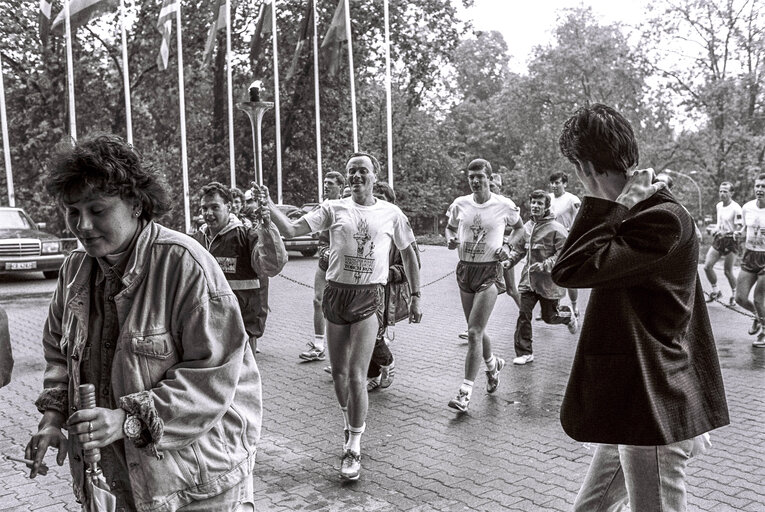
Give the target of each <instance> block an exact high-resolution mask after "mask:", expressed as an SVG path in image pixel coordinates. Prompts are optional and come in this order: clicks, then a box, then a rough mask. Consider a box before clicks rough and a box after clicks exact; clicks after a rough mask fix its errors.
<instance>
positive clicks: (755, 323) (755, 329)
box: [748, 318, 762, 336]
mask: <svg viewBox="0 0 765 512" xmlns="http://www.w3.org/2000/svg"><path fill="white" fill-rule="evenodd" d="M761 327H762V326H761V325H760V320H759V319H757V318H755V319H754V321H753V322H752V326H751V327H750V328H749V331H748V332H749V334H751V335H752V336H754V335H755V334H757V333H758V332H760V328H761Z"/></svg>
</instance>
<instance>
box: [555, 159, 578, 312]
mask: <svg viewBox="0 0 765 512" xmlns="http://www.w3.org/2000/svg"><path fill="white" fill-rule="evenodd" d="M549 180H550V190H552V192H551V193H550V200H551V203H552V204H551V206H550V212H551V213H552V214H553V215H554V216H555V221H556V222H558V223H559V224H562V225H563V227H564V228H566V231H568V230H569V229H571V225H572V224H574V218H576V214H577V213H579V206H581V204H582V201H580V200H579V198H578V197H576V196H575V195H574V194H572V193H571V192H566V187H567V186H568V174H566V173H565V172H554V173H552V174H551V175H550V178H549ZM568 298H569V300H570V301H571V311H572V312H573V313H574V316H576V317H579V309H578V308H577V307H576V301H577V300H578V299H579V290H577V289H576V288H569V289H568Z"/></svg>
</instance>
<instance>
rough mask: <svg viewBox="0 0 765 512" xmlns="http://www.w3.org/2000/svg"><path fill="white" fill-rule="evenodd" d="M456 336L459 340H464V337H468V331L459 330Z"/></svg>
mask: <svg viewBox="0 0 765 512" xmlns="http://www.w3.org/2000/svg"><path fill="white" fill-rule="evenodd" d="M457 337H458V338H459V339H461V340H466V339H468V332H467V331H465V332H461V333H459V334H458V335H457Z"/></svg>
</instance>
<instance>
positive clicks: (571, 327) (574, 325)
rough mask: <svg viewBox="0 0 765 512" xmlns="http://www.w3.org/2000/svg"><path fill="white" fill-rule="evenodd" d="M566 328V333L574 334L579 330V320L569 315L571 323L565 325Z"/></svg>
mask: <svg viewBox="0 0 765 512" xmlns="http://www.w3.org/2000/svg"><path fill="white" fill-rule="evenodd" d="M566 327H568V332H570V333H571V334H576V331H578V330H579V320H577V319H576V315H574V314H572V315H571V321H570V322H569V323H567V324H566Z"/></svg>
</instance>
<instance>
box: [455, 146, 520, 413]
mask: <svg viewBox="0 0 765 512" xmlns="http://www.w3.org/2000/svg"><path fill="white" fill-rule="evenodd" d="M490 176H491V164H489V162H487V161H486V160H483V159H480V158H479V159H476V160H473V161H472V162H470V164H469V165H468V168H467V179H468V183H470V189H471V190H472V192H473V193H472V194H469V195H466V196H462V197H458V198H457V199H455V200H454V202H453V203H452V204H451V206H449V209H448V211H447V212H446V214H447V216H448V217H449V222H448V224H447V225H446V240H447V241H448V247H449V249H457V248H459V257H460V262H459V263H458V264H457V271H456V274H457V284H458V285H459V288H460V299H461V300H462V310H463V311H464V313H465V318H466V319H467V322H468V352H467V356H466V357H465V378H464V380H463V382H462V385H461V386H460V389H459V391H458V392H457V396H456V397H455V398H453V399H452V400H451V401H450V402H449V407H451V408H453V409H457V410H458V411H461V412H466V411H467V408H468V405H469V403H470V397H471V395H472V392H473V382H474V381H475V378H476V375H477V374H478V369H479V367H480V365H481V355H483V360H484V362H485V363H486V391H487V392H488V393H493V392H494V391H496V390H497V386H499V372H500V371H501V370H502V368H503V367H504V365H505V361H504V360H503V359H501V358H499V357H495V356H494V354H493V352H492V350H491V340H490V339H489V336H488V335H487V334H486V324H487V323H488V321H489V316H490V315H491V312H492V310H493V309H494V304H495V302H496V301H497V295H498V294H499V293H502V292H504V288H505V283H504V276H503V272H502V264H501V263H500V262H499V258H498V252H499V251H500V250H501V249H502V244H503V237H504V234H505V227H506V226H510V227H511V228H512V229H513V233H512V234H511V237H514V236H515V235H517V234H518V232H519V230H522V229H523V221H522V220H521V216H520V213H519V210H518V208H517V207H516V206H515V203H513V202H512V201H511V200H510V199H508V198H506V197H503V196H499V195H497V194H492V193H491V191H490V189H489V178H490Z"/></svg>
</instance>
